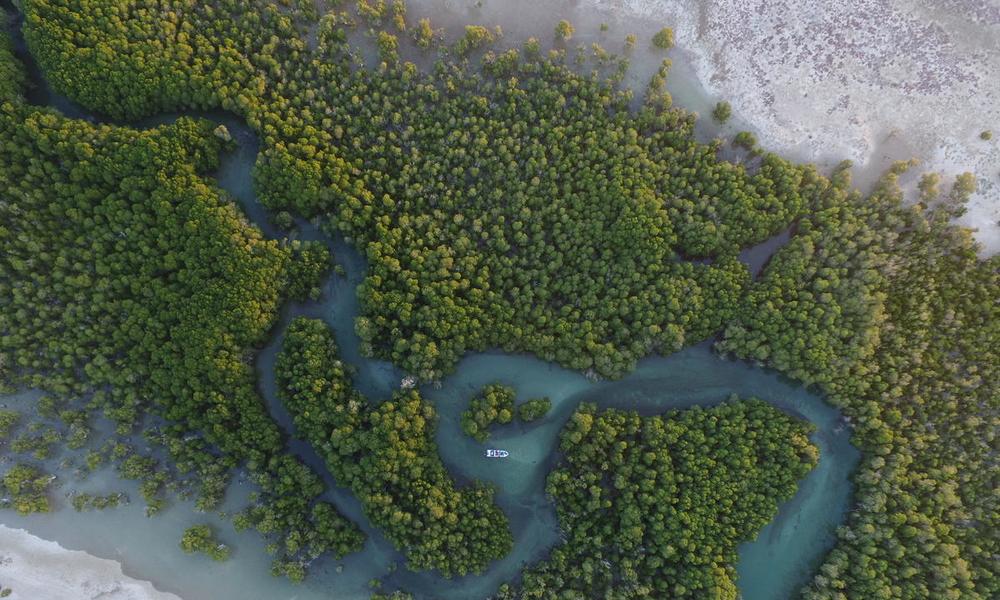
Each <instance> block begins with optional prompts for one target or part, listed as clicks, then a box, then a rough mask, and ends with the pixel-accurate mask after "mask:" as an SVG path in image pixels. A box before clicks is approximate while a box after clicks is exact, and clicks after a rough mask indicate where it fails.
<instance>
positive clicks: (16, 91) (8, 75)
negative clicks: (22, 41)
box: [0, 10, 25, 102]
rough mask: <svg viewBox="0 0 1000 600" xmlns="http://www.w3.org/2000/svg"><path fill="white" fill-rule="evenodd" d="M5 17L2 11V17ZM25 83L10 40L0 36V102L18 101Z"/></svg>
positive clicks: (0, 15) (21, 68)
mask: <svg viewBox="0 0 1000 600" xmlns="http://www.w3.org/2000/svg"><path fill="white" fill-rule="evenodd" d="M5 16H6V13H5V12H3V11H2V10H0V17H5ZM24 82H25V77H24V68H23V67H22V65H21V63H20V62H19V61H18V60H17V59H16V58H15V57H14V52H13V50H12V49H11V45H10V39H9V38H8V37H7V36H6V35H0V102H11V101H18V99H19V98H20V95H21V90H22V89H23V87H24Z"/></svg>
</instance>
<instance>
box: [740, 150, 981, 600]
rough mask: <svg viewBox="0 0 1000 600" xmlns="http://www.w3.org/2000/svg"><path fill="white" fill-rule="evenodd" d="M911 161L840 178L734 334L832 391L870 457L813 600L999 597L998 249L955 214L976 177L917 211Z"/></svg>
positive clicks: (753, 351) (746, 349) (931, 188)
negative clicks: (910, 197)
mask: <svg viewBox="0 0 1000 600" xmlns="http://www.w3.org/2000/svg"><path fill="white" fill-rule="evenodd" d="M906 166H907V165H905V164H901V165H898V166H897V167H896V168H894V169H893V171H892V172H890V173H889V174H888V175H887V177H886V178H885V180H884V181H883V182H882V183H881V185H879V186H878V188H877V189H876V190H875V192H874V193H873V194H872V195H871V196H870V197H867V198H865V197H862V196H861V195H859V194H857V193H849V192H848V191H847V187H848V184H849V181H848V179H847V177H846V171H841V172H839V173H837V174H836V176H835V177H834V183H835V185H834V186H832V187H831V188H830V189H829V190H828V191H827V193H826V194H825V195H824V198H823V201H822V202H821V203H820V204H819V205H818V206H817V208H816V211H815V212H814V213H813V214H811V215H809V216H808V217H805V218H803V219H802V221H801V222H800V224H799V228H798V233H797V235H796V236H795V237H793V238H792V240H791V241H790V242H789V243H788V245H787V246H786V247H785V248H783V249H782V250H781V251H780V252H779V253H778V254H777V255H776V256H775V257H774V258H773V259H772V261H771V263H770V264H769V265H768V267H767V269H766V271H765V272H764V274H763V277H762V278H761V279H760V281H759V282H758V283H756V284H755V285H754V286H753V288H752V289H751V291H750V295H749V298H748V300H747V303H746V307H745V309H744V310H743V311H741V315H740V318H739V319H738V320H737V321H736V322H735V323H733V324H732V325H730V326H729V327H728V328H727V329H726V336H725V339H724V341H722V342H721V344H720V348H721V349H722V350H723V351H727V352H733V353H735V354H737V355H739V356H744V357H747V358H750V359H754V360H757V361H760V362H762V363H764V364H767V365H769V366H772V367H774V368H776V369H779V370H781V371H783V372H785V373H787V374H789V375H790V376H792V377H794V378H796V379H799V380H801V381H805V382H807V383H815V384H816V385H818V386H819V387H820V389H822V390H823V391H824V392H826V393H827V394H828V396H829V398H830V401H831V402H832V403H834V404H835V405H837V406H840V407H841V408H842V410H843V411H844V413H845V414H846V415H848V416H849V417H850V418H851V419H852V421H853V423H854V427H855V432H856V434H855V436H854V440H855V444H857V445H858V446H859V447H860V448H861V449H862V450H863V451H864V453H865V458H864V460H863V461H862V464H861V466H860V467H859V471H858V473H857V474H856V476H855V482H856V484H857V485H858V491H857V501H858V505H859V510H856V511H854V512H852V513H851V515H850V518H849V521H848V524H847V526H846V527H845V528H843V529H842V530H841V532H840V542H839V544H838V546H837V548H836V549H835V550H834V551H833V552H832V553H831V555H830V556H829V558H828V560H827V562H826V564H824V565H823V567H822V568H821V569H820V572H819V575H817V577H816V579H815V581H814V582H813V584H812V585H811V586H810V587H809V589H808V591H807V592H806V594H805V597H806V598H809V599H811V600H812V599H828V598H829V599H834V598H842V597H843V594H844V593H847V594H848V595H849V596H850V597H858V598H913V599H916V598H970V599H978V598H996V597H997V596H998V595H1000V582H998V580H997V577H996V556H997V554H998V552H1000V506H998V496H997V494H996V483H995V473H996V441H997V437H996V432H997V425H998V420H997V413H998V409H1000V259H998V258H996V257H994V258H992V259H990V260H987V261H981V260H979V259H978V258H977V256H976V250H977V247H976V245H975V244H974V243H973V242H972V241H971V238H970V235H969V232H968V231H965V230H962V229H959V228H957V227H955V226H953V225H950V224H949V219H950V218H951V217H953V216H955V215H958V214H961V212H962V210H963V208H962V201H963V199H964V198H965V197H966V196H967V195H968V193H969V192H970V188H969V186H968V181H967V179H968V178H963V179H964V180H966V181H964V182H963V183H960V184H959V185H957V186H956V188H955V189H954V190H953V191H952V193H951V194H950V195H949V196H948V197H947V198H945V199H943V200H939V201H937V202H935V203H934V204H932V205H931V206H930V207H928V208H923V207H922V206H915V207H906V206H904V205H902V204H901V199H902V194H901V193H900V191H899V189H898V187H897V185H896V178H897V177H898V175H899V174H900V173H901V172H902V171H903V170H904V169H905V168H906ZM922 187H923V188H924V189H925V190H927V191H926V192H925V194H924V196H925V198H924V200H925V202H931V201H932V200H933V197H934V196H935V195H936V189H935V188H936V180H935V181H933V182H931V185H927V186H922ZM845 591H846V592H845Z"/></svg>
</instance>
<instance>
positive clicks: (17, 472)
mask: <svg viewBox="0 0 1000 600" xmlns="http://www.w3.org/2000/svg"><path fill="white" fill-rule="evenodd" d="M54 479H55V477H53V476H51V475H46V474H45V473H43V472H41V471H39V470H38V469H37V468H35V467H33V466H31V465H26V464H23V463H17V464H15V465H13V466H11V467H10V468H8V469H7V471H6V472H5V473H4V474H3V477H0V496H2V497H3V498H4V501H3V502H0V507H6V506H10V507H12V508H13V509H14V510H16V511H17V512H18V514H20V515H27V514H31V513H40V512H49V510H51V508H52V504H51V502H50V500H49V486H50V485H51V484H52V481H53V480H54Z"/></svg>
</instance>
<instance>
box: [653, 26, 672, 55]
mask: <svg viewBox="0 0 1000 600" xmlns="http://www.w3.org/2000/svg"><path fill="white" fill-rule="evenodd" d="M653 45H654V46H656V47H657V48H660V49H661V50H669V49H671V48H673V47H674V30H673V29H671V28H669V27H664V28H663V29H661V30H659V31H657V32H656V35H654V36H653Z"/></svg>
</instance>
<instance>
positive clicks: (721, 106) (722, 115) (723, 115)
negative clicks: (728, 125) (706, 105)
mask: <svg viewBox="0 0 1000 600" xmlns="http://www.w3.org/2000/svg"><path fill="white" fill-rule="evenodd" d="M732 116H733V107H732V105H731V104H729V103H728V102H726V101H725V100H722V101H720V102H719V103H717V104H716V105H715V108H713V109H712V118H714V119H715V120H716V121H718V122H719V123H725V122H726V121H728V120H729V118H730V117H732Z"/></svg>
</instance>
